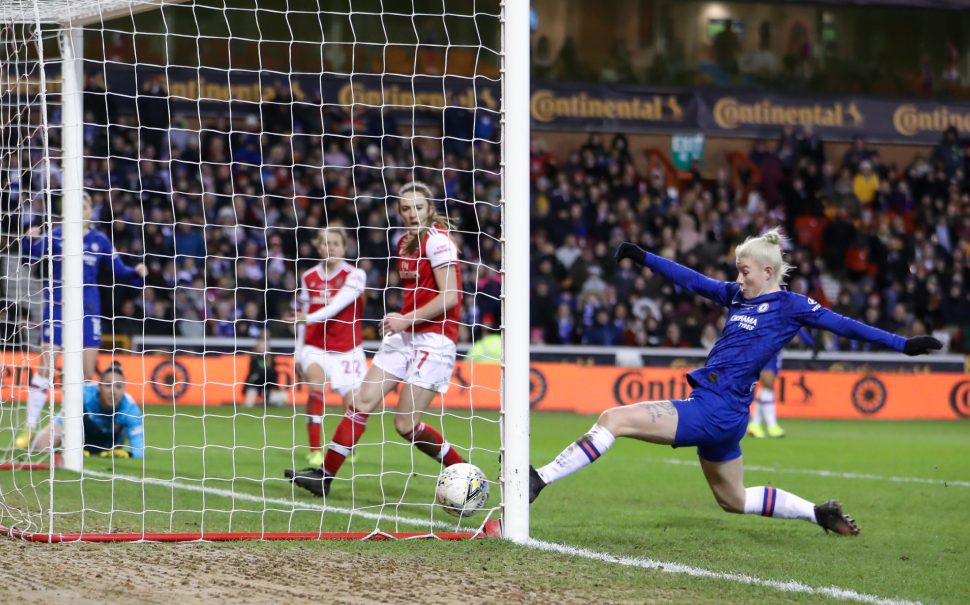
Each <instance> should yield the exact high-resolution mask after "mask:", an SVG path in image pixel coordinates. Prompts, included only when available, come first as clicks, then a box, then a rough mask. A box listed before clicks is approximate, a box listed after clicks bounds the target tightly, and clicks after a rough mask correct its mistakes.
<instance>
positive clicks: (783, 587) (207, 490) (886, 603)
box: [84, 461, 921, 605]
mask: <svg viewBox="0 0 970 605" xmlns="http://www.w3.org/2000/svg"><path fill="white" fill-rule="evenodd" d="M683 462H684V461H677V463H678V464H679V463H683ZM84 476H86V477H95V478H99V479H111V480H118V481H129V482H132V483H143V484H147V485H156V486H161V487H168V488H171V489H179V490H184V491H190V492H197V493H203V494H207V495H210V496H220V497H223V498H230V499H235V500H242V501H244V502H254V503H261V504H277V505H280V506H285V507H289V508H293V509H302V510H317V511H323V512H327V511H329V512H332V513H336V514H343V515H356V516H358V517H362V518H364V519H371V520H375V521H380V520H387V521H394V522H395V523H403V524H405V525H414V526H431V527H435V528H439V529H448V530H455V529H456V528H455V526H453V525H450V524H447V523H444V522H441V521H433V520H431V519H418V518H415V517H402V516H398V515H382V514H377V513H371V512H367V511H355V510H352V509H349V508H341V507H337V506H327V505H324V504H317V503H315V502H303V501H296V500H286V499H283V498H267V497H263V496H258V495H255V494H249V493H246V492H236V491H232V490H227V489H221V488H216V487H206V486H204V485H192V484H188V483H180V482H178V481H175V480H172V479H158V478H155V477H136V476H133V475H115V474H112V473H104V472H100V471H91V470H85V471H84ZM520 544H522V545H523V546H526V547H528V548H535V549H537V550H544V551H549V552H556V553H559V554H563V555H568V556H572V557H582V558H584V559H590V560H593V561H602V562H604V563H615V564H619V565H624V566H627V567H640V568H642V569H652V570H656V571H662V572H665V573H676V574H685V575H689V576H693V577H698V578H711V579H715V580H726V581H729V582H735V583H740V584H750V585H752V586H762V587H765V588H773V589H775V590H780V591H783V592H797V593H804V594H812V595H823V596H829V597H832V598H835V599H840V600H843V601H857V602H860V603H869V604H871V605H921V604H920V602H919V601H907V600H903V599H885V598H882V597H877V596H874V595H870V594H865V593H860V592H856V591H854V590H849V589H847V588H840V587H838V586H821V587H819V586H809V585H807V584H802V583H801V582H796V581H795V580H788V581H785V582H782V581H780V580H765V579H763V578H756V577H754V576H749V575H745V574H738V573H727V572H720V571H711V570H709V569H702V568H700V567H692V566H690V565H684V564H682V563H671V562H667V561H657V560H655V559H648V558H643V557H622V556H619V555H613V554H610V553H603V552H596V551H592V550H587V549H585V548H578V547H575V546H566V545H564V544H554V543H552V542H544V541H542V540H535V539H529V540H526V541H525V542H520Z"/></svg>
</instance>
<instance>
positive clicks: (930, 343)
mask: <svg viewBox="0 0 970 605" xmlns="http://www.w3.org/2000/svg"><path fill="white" fill-rule="evenodd" d="M942 348H943V343H942V342H940V341H939V340H937V339H935V338H933V337H932V336H914V337H912V338H907V339H906V344H905V345H903V353H906V354H907V355H909V356H914V355H925V354H926V353H929V352H930V351H938V350H940V349H942Z"/></svg>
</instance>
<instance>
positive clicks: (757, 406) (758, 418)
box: [748, 399, 764, 425]
mask: <svg viewBox="0 0 970 605" xmlns="http://www.w3.org/2000/svg"><path fill="white" fill-rule="evenodd" d="M762 420H764V418H763V417H762V415H761V400H759V399H755V400H754V411H753V412H751V420H749V421H748V422H749V423H750V424H759V425H760V424H761V422H762Z"/></svg>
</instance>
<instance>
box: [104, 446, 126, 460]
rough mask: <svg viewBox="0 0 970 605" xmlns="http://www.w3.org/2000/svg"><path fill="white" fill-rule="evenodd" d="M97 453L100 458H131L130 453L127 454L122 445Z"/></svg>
mask: <svg viewBox="0 0 970 605" xmlns="http://www.w3.org/2000/svg"><path fill="white" fill-rule="evenodd" d="M98 455H99V456H101V457H102V458H131V454H129V453H128V450H126V449H125V448H123V447H116V448H114V449H110V450H104V451H103V452H101V453H100V454H98Z"/></svg>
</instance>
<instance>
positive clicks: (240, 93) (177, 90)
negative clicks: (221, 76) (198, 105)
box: [142, 77, 307, 103]
mask: <svg viewBox="0 0 970 605" xmlns="http://www.w3.org/2000/svg"><path fill="white" fill-rule="evenodd" d="M287 85H288V86H289V89H290V94H291V95H292V96H293V99H294V100H295V101H305V100H306V98H307V94H306V92H305V91H304V90H303V87H302V86H301V85H300V82H299V81H298V80H296V79H291V81H290V82H288V83H287ZM150 88H151V82H145V83H144V84H143V85H142V90H149V89H150ZM168 92H169V94H170V95H171V96H172V98H173V99H176V100H188V101H249V102H253V103H255V102H259V101H275V100H276V98H277V97H278V95H279V91H278V90H277V89H276V87H275V86H270V85H261V84H260V83H259V82H248V83H241V82H234V83H232V84H222V83H221V82H211V81H209V80H207V79H206V78H204V77H199V78H198V79H195V78H192V79H187V80H179V79H175V78H172V79H170V80H168Z"/></svg>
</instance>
